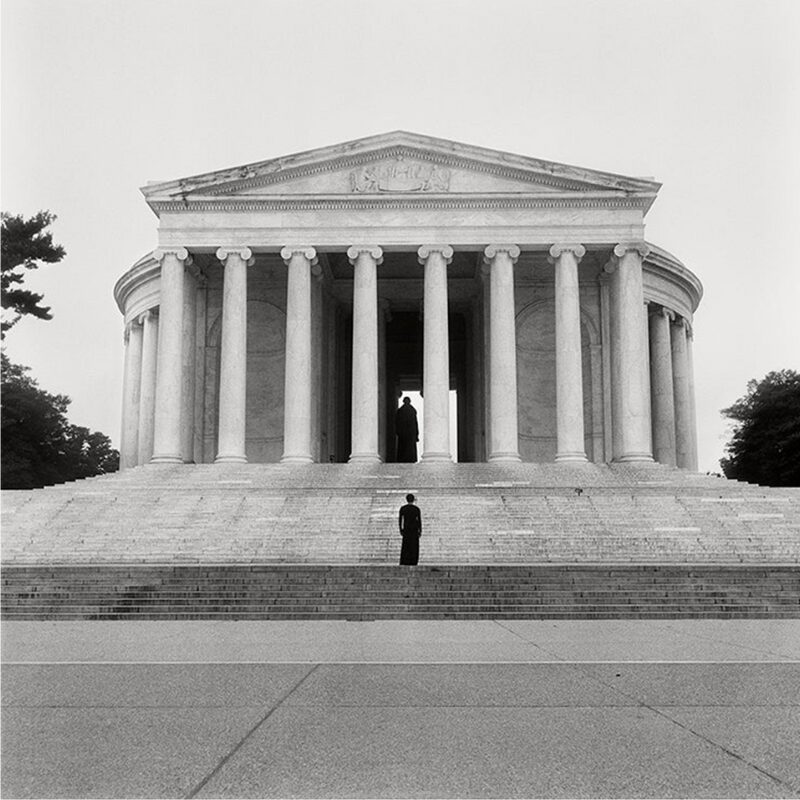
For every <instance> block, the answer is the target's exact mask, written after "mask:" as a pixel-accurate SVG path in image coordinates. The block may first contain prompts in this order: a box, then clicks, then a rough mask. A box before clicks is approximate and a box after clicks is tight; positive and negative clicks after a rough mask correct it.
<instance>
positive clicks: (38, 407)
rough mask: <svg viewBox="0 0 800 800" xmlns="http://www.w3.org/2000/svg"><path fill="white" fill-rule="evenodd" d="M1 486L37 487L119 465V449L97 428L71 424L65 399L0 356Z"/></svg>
mask: <svg viewBox="0 0 800 800" xmlns="http://www.w3.org/2000/svg"><path fill="white" fill-rule="evenodd" d="M0 358H2V393H3V405H2V415H1V416H2V420H0V424H1V426H2V439H3V459H2V468H1V470H0V473H1V474H0V486H2V488H3V489H36V488H39V487H41V486H48V485H50V484H54V483H63V482H64V481H72V480H76V479H77V478H88V477H91V476H93V475H100V474H102V473H105V472H114V471H115V470H117V469H118V468H119V453H118V452H117V451H116V450H114V449H113V448H112V447H111V440H110V439H109V438H108V437H107V436H105V435H104V434H102V433H98V432H91V431H89V429H88V428H82V427H80V426H77V425H70V423H69V422H68V420H67V416H66V412H67V408H68V407H69V404H70V399H69V398H68V397H66V396H65V395H63V394H50V393H49V392H46V391H44V390H43V389H40V388H39V385H38V383H37V382H36V381H35V380H34V379H33V378H31V377H30V376H29V375H27V374H26V373H27V372H28V368H27V367H23V366H20V365H19V364H13V363H11V362H10V361H9V360H8V358H7V356H6V354H5V353H3V354H2V356H0Z"/></svg>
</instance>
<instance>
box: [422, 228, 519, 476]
mask: <svg viewBox="0 0 800 800" xmlns="http://www.w3.org/2000/svg"><path fill="white" fill-rule="evenodd" d="M519 252H520V251H519V247H517V246H516V245H515V244H509V245H495V244H491V245H489V246H488V247H487V248H486V249H485V250H484V261H485V263H486V264H488V265H489V409H490V411H489V461H520V460H521V459H520V455H519V442H518V436H517V433H518V431H517V331H516V310H515V306H514V264H515V263H516V261H517V259H518V258H519ZM427 413H428V405H427V398H426V400H425V414H426V416H427ZM426 436H427V434H426ZM426 444H427V440H426Z"/></svg>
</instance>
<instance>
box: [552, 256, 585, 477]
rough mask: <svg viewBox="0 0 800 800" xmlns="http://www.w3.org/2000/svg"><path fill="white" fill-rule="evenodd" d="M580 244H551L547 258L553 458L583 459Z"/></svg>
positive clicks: (563, 459) (561, 459) (583, 460)
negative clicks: (552, 309) (552, 281)
mask: <svg viewBox="0 0 800 800" xmlns="http://www.w3.org/2000/svg"><path fill="white" fill-rule="evenodd" d="M585 254H586V248H584V247H583V245H580V244H554V245H553V246H552V247H551V248H550V260H551V262H552V263H553V264H555V272H556V276H555V277H556V439H557V450H556V461H577V462H585V461H586V460H587V459H586V445H585V444H584V439H583V433H584V431H583V374H582V365H581V307H580V286H579V284H578V263H579V262H580V260H581V259H582V258H583V256H584V255H585Z"/></svg>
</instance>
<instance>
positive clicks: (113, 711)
mask: <svg viewBox="0 0 800 800" xmlns="http://www.w3.org/2000/svg"><path fill="white" fill-rule="evenodd" d="M2 634H3V635H2V656H3V673H2V684H3V685H2V689H3V712H2V713H3V717H2V723H3V728H2V734H3V738H2V757H3V761H2V795H3V797H5V798H12V797H320V798H322V797H386V798H391V797H753V798H756V797H798V796H800V620H744V621H722V620H683V621H663V622H653V621H625V622H622V621H609V622H603V621H596V622H595V621H569V622H552V621H514V622H494V621H481V622H411V621H407V622H404V621H393V622H315V621H309V622H290V623H281V622H204V621H198V622H138V623H137V622H121V623H116V622H40V623H21V622H9V623H5V624H4V625H3V629H2Z"/></svg>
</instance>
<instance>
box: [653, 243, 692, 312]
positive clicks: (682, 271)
mask: <svg viewBox="0 0 800 800" xmlns="http://www.w3.org/2000/svg"><path fill="white" fill-rule="evenodd" d="M647 245H648V246H649V247H650V253H649V254H648V255H647V257H646V258H645V259H644V264H645V266H647V267H649V268H653V267H655V268H656V269H659V270H661V271H662V272H664V273H666V274H667V275H668V276H669V278H670V279H671V280H673V281H675V282H676V283H679V284H680V285H681V286H683V288H684V289H685V288H688V289H689V291H690V294H691V295H692V299H693V309H692V310H694V309H696V308H697V306H698V305H700V301H701V300H702V299H703V284H702V283H701V281H700V279H699V278H698V277H697V275H695V274H694V273H693V272H692V271H691V270H690V269H688V268H687V267H686V266H684V264H683V263H682V262H681V261H679V260H678V259H677V258H676V257H675V256H673V255H672V253H670V252H668V251H667V250H665V249H664V248H663V247H659V246H658V245H655V244H653V243H652V242H647Z"/></svg>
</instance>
